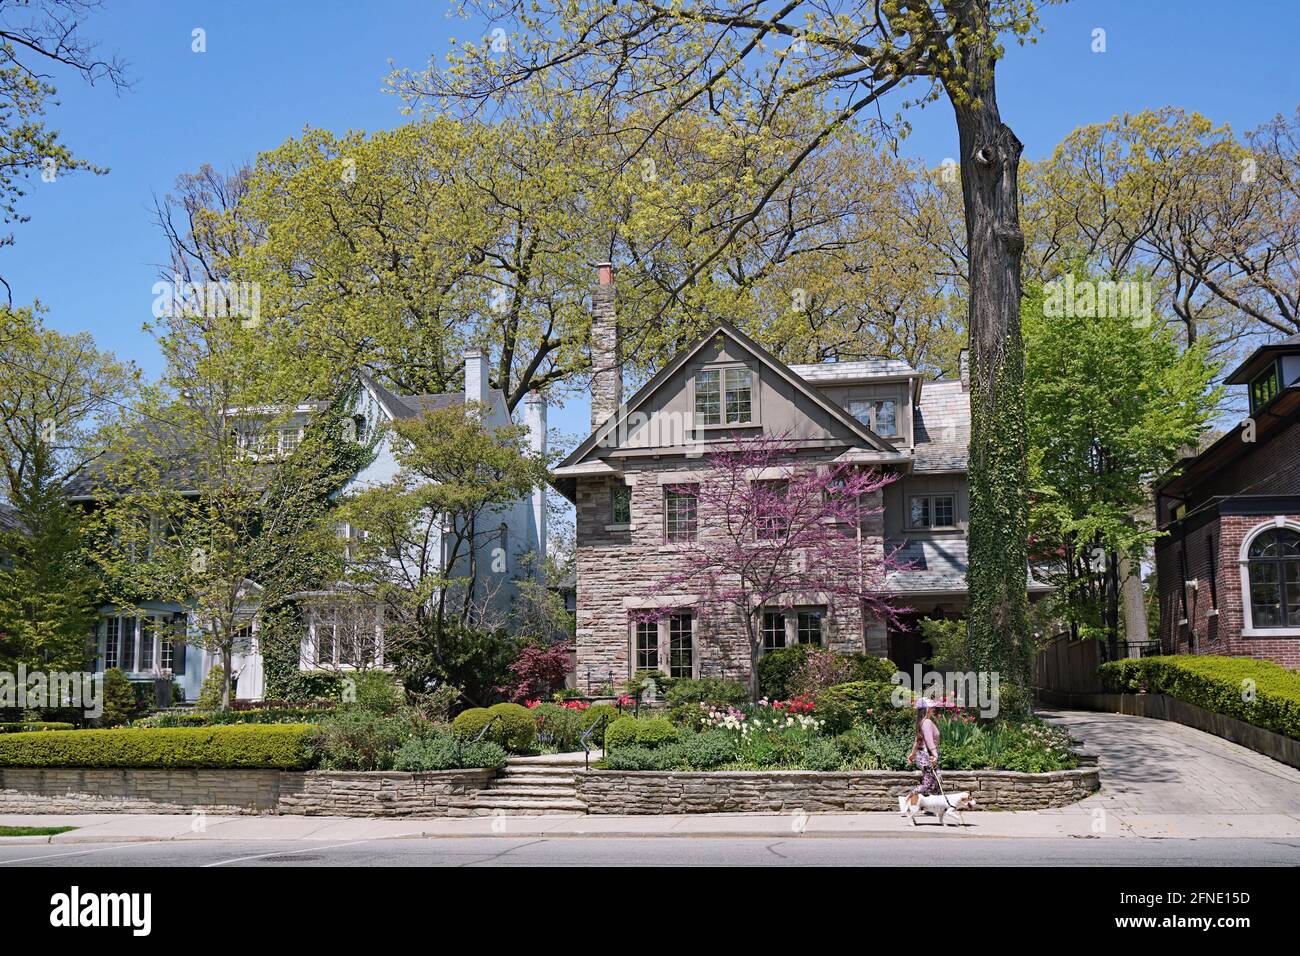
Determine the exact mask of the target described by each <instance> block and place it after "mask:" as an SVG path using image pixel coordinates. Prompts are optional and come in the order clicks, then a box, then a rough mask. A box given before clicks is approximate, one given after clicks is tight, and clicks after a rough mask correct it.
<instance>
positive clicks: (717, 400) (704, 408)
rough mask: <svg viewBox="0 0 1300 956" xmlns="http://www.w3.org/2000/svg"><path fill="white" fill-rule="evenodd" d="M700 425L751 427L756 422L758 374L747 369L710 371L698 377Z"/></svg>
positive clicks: (697, 415) (697, 418) (696, 389)
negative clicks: (755, 378)
mask: <svg viewBox="0 0 1300 956" xmlns="http://www.w3.org/2000/svg"><path fill="white" fill-rule="evenodd" d="M695 421H696V424H699V425H747V424H752V423H753V421H754V373H753V372H751V371H750V370H749V369H747V368H723V369H706V370H704V371H701V372H699V373H697V374H696V376H695Z"/></svg>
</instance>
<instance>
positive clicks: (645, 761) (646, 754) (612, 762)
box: [603, 744, 672, 770]
mask: <svg viewBox="0 0 1300 956" xmlns="http://www.w3.org/2000/svg"><path fill="white" fill-rule="evenodd" d="M671 757H672V754H669V753H668V752H667V751H666V750H663V751H661V750H652V749H650V748H649V747H638V746H636V745H635V744H633V745H631V746H627V747H622V748H620V749H618V750H613V751H610V752H609V753H607V754H606V755H605V759H604V761H603V763H604V764H605V768H606V769H608V770H669V769H671V764H670V763H669V762H668V761H669V758H671Z"/></svg>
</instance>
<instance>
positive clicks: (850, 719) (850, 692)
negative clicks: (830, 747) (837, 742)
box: [813, 681, 911, 734]
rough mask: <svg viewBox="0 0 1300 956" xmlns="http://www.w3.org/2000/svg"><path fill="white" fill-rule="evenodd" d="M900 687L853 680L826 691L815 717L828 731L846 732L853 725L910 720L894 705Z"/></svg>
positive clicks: (822, 694) (819, 702)
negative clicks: (898, 716)
mask: <svg viewBox="0 0 1300 956" xmlns="http://www.w3.org/2000/svg"><path fill="white" fill-rule="evenodd" d="M897 689H898V687H897V686H896V685H894V684H886V683H881V682H878V681H854V682H851V683H848V684H836V685H835V686H834V687H829V688H827V689H826V690H825V691H823V692H822V693H821V694H820V695H819V696H818V697H817V701H816V706H815V710H814V711H813V712H814V714H816V716H817V717H818V718H819V719H821V720H824V721H825V722H826V732H827V733H830V734H838V733H843V732H844V731H846V730H848V729H849V727H851V726H852V725H853V724H854V723H883V722H888V721H890V720H892V719H897V715H901V717H902V719H904V720H910V719H911V713H910V712H909V711H906V710H903V709H901V708H898V707H895V706H894V704H893V694H894V691H896V690H897Z"/></svg>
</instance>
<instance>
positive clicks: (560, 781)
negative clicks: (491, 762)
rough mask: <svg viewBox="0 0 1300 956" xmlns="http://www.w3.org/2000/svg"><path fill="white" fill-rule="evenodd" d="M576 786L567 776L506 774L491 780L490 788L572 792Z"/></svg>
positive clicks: (573, 779)
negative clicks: (533, 788)
mask: <svg viewBox="0 0 1300 956" xmlns="http://www.w3.org/2000/svg"><path fill="white" fill-rule="evenodd" d="M576 784H577V780H576V779H575V778H573V777H571V776H568V775H567V774H558V773H554V774H553V773H521V774H513V773H511V774H506V775H505V776H504V777H496V778H495V779H493V780H492V782H491V784H490V786H493V787H496V786H521V787H567V788H569V789H570V790H572V789H573V788H574V786H575V785H576Z"/></svg>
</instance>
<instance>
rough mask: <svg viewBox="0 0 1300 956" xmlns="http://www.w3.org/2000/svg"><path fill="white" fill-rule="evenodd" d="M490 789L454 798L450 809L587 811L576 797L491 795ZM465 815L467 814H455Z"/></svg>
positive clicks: (532, 812) (512, 811)
mask: <svg viewBox="0 0 1300 956" xmlns="http://www.w3.org/2000/svg"><path fill="white" fill-rule="evenodd" d="M488 793H489V792H488V791H482V792H480V794H479V795H478V796H477V797H475V798H473V799H469V800H453V801H451V802H450V803H449V804H448V809H450V810H468V811H482V812H481V813H480V814H479V815H480V816H491V815H492V812H493V811H494V810H500V811H501V812H502V814H505V815H509V814H512V813H527V814H539V813H586V812H587V805H586V804H585V803H583V802H582V801H581V800H574V799H567V800H566V799H556V798H551V799H542V798H540V797H529V798H518V799H512V798H510V797H495V796H489V795H488ZM454 815H456V816H464V815H467V814H454Z"/></svg>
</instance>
